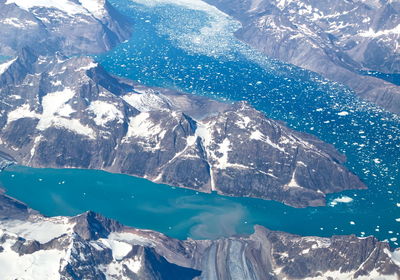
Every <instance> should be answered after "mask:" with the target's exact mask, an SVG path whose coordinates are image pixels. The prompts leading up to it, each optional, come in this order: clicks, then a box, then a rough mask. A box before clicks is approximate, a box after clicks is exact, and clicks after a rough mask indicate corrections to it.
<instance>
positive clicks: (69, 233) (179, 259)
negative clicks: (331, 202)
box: [0, 195, 400, 280]
mask: <svg viewBox="0 0 400 280" xmlns="http://www.w3.org/2000/svg"><path fill="white" fill-rule="evenodd" d="M0 271H1V272H2V279H5V280H9V279H31V280H36V279H37V280H42V279H49V280H53V279H54V280H56V279H57V280H58V279H62V280H75V279H88V280H91V279H93V280H99V279H104V280H105V279H107V280H110V279H135V280H136V279H146V280H152V279H157V280H163V279H171V280H172V279H173V280H180V279H199V280H200V279H207V280H211V279H215V280H219V279H221V280H225V279H240V280H256V279H257V280H258V279H259V280H261V279H263V280H265V279H271V280H272V279H369V280H372V279H393V280H395V279H399V277H400V250H399V249H397V250H393V249H391V248H390V247H389V245H388V243H385V242H379V241H377V240H376V239H375V238H373V237H366V238H357V237H355V236H333V237H332V238H321V237H311V236H307V237H300V236H297V235H292V234H288V233H283V232H276V231H270V230H268V229H266V228H263V227H256V228H255V232H254V233H253V234H252V235H249V236H236V237H231V238H225V239H219V240H192V239H188V240H184V241H180V240H176V239H172V238H169V237H167V236H164V235H162V234H160V233H157V232H154V231H149V230H140V229H135V228H130V227H125V226H123V225H121V224H119V223H118V222H116V221H113V220H110V219H107V218H104V217H102V216H101V215H98V214H95V213H93V212H87V213H84V214H82V215H79V216H76V217H52V218H48V217H44V216H42V215H40V214H38V213H37V212H35V211H33V210H31V209H30V208H28V207H27V206H26V205H24V204H23V203H21V202H18V201H15V200H14V199H12V198H10V197H7V196H4V195H0Z"/></svg>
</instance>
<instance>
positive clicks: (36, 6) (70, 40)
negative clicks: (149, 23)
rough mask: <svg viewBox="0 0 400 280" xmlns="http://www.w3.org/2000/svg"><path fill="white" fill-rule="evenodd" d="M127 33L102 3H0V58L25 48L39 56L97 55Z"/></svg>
mask: <svg viewBox="0 0 400 280" xmlns="http://www.w3.org/2000/svg"><path fill="white" fill-rule="evenodd" d="M130 30H131V26H130V23H128V22H127V20H126V19H125V18H124V17H123V16H122V15H121V14H119V13H118V12H117V11H116V10H115V9H114V8H113V7H112V6H111V5H110V4H109V3H108V2H107V1H105V0H80V1H74V0H57V1H56V0H29V1H28V0H0V53H1V54H2V55H15V53H16V52H17V51H19V50H20V49H21V48H23V47H25V46H30V47H35V48H36V49H37V50H40V51H41V53H54V52H56V51H62V52H63V53H68V54H81V53H90V54H93V53H99V52H104V51H107V50H109V49H110V48H112V47H113V46H115V45H116V44H118V43H120V42H122V41H124V40H126V39H127V38H129V36H130Z"/></svg>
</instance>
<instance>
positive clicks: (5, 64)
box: [0, 57, 18, 75]
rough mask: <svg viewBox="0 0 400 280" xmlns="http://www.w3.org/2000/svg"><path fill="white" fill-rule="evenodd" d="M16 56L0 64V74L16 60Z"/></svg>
mask: <svg viewBox="0 0 400 280" xmlns="http://www.w3.org/2000/svg"><path fill="white" fill-rule="evenodd" d="M17 58H18V57H16V58H14V59H12V60H10V61H7V62H5V63H2V64H0V75H2V74H3V73H4V72H6V71H7V69H8V68H9V67H10V66H11V64H13V63H14V62H15V61H16V60H17Z"/></svg>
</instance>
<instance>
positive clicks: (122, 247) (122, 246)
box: [100, 239, 132, 261]
mask: <svg viewBox="0 0 400 280" xmlns="http://www.w3.org/2000/svg"><path fill="white" fill-rule="evenodd" d="M100 242H101V243H103V244H104V245H105V246H107V247H108V248H110V249H111V251H112V254H113V258H114V259H115V260H117V261H119V260H122V259H123V258H125V257H126V255H128V254H129V252H130V251H131V250H132V245H130V244H128V243H126V242H122V241H117V240H112V239H100Z"/></svg>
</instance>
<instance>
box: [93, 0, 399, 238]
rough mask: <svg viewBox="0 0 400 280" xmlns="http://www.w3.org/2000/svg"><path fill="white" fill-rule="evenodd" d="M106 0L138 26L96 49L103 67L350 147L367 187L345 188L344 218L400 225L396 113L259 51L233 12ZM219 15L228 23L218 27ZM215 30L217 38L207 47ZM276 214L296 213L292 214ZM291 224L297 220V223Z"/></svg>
mask: <svg viewBox="0 0 400 280" xmlns="http://www.w3.org/2000/svg"><path fill="white" fill-rule="evenodd" d="M112 2H113V4H114V5H115V6H116V7H117V8H119V9H120V10H121V11H123V12H124V13H125V14H126V15H128V16H129V17H130V18H131V19H132V21H133V22H134V23H135V32H134V34H133V36H132V39H131V40H129V41H127V42H125V43H124V44H122V45H120V46H119V47H117V48H116V49H114V50H113V51H111V52H109V53H106V54H104V55H101V56H98V57H97V59H98V61H99V62H100V63H101V64H102V65H103V66H104V67H105V68H106V69H107V70H109V71H111V72H113V73H114V74H116V75H119V76H123V77H128V78H131V79H135V80H139V81H141V82H142V83H145V84H147V85H153V86H164V87H172V88H177V89H181V90H184V91H186V92H191V93H194V94H201V95H206V96H211V97H216V98H219V99H222V100H247V101H248V102H249V103H250V104H252V105H253V106H254V107H256V108H257V109H259V110H261V111H263V112H265V113H266V115H267V116H268V117H271V118H274V119H278V120H282V121H285V122H286V123H287V124H288V125H289V126H290V127H292V128H295V129H297V130H301V131H305V132H308V133H312V134H314V135H316V136H318V137H319V138H321V139H323V140H324V141H326V142H329V143H331V144H334V145H335V147H336V148H337V149H338V150H339V151H341V152H343V153H344V154H345V155H346V156H347V158H348V162H347V167H348V168H349V169H350V170H352V171H353V172H354V173H356V174H357V175H358V176H359V177H360V178H361V179H362V180H363V181H364V182H365V183H366V184H367V185H368V187H369V190H367V191H355V192H349V193H348V194H349V195H350V196H351V197H352V198H353V199H354V202H353V203H351V204H350V205H346V206H344V207H345V209H346V213H347V214H348V215H349V216H348V217H350V216H352V220H354V221H355V223H356V225H359V223H360V222H361V220H363V219H367V220H368V222H367V224H368V226H367V227H368V228H369V229H367V228H363V227H361V226H355V227H353V230H354V233H357V232H360V231H365V232H368V233H375V234H376V235H379V236H381V237H382V236H383V235H384V233H379V232H387V231H394V232H395V234H398V232H400V223H398V222H396V221H395V219H397V218H399V217H400V208H399V206H398V203H400V172H399V165H400V160H399V159H400V119H399V117H398V116H396V115H394V114H390V113H387V112H385V111H383V110H381V109H379V108H377V107H375V106H374V105H372V104H370V103H367V102H364V101H362V100H359V99H358V98H357V97H356V96H355V95H354V94H353V93H352V92H351V91H349V90H348V89H346V88H345V87H343V86H341V85H339V84H337V83H333V82H329V81H326V80H324V79H323V78H321V77H320V76H318V75H316V74H314V73H310V72H308V71H305V70H302V69H299V68H296V67H293V66H291V65H286V64H283V63H280V62H278V61H275V60H272V59H267V58H265V57H263V56H262V55H260V54H259V53H257V52H256V51H254V50H252V49H251V48H249V47H247V46H246V45H244V44H242V43H240V42H239V41H237V40H236V39H235V38H234V36H233V32H234V30H235V29H237V23H236V22H234V21H232V20H231V21H229V19H226V18H225V19H224V18H222V19H221V17H220V16H219V15H213V14H212V13H211V14H210V13H208V12H204V11H201V10H199V9H197V10H191V9H188V8H186V7H181V6H176V5H160V6H157V5H155V6H151V7H146V6H143V5H140V4H135V3H133V2H131V1H127V0H115V1H112ZM150 2H155V1H150ZM218 21H219V22H222V25H223V26H224V28H223V30H222V31H221V29H218V24H216V22H218ZM227 22H228V23H227ZM220 25H221V24H220ZM210 26H217V28H216V32H215V34H213V33H212V32H208V33H207V32H203V31H204V28H207V27H210ZM215 37H217V40H218V41H220V42H221V43H220V44H218V43H217V44H216V47H215V48H213V45H211V43H213V44H215V42H216V41H215V40H216V38H215ZM208 42H210V44H208ZM344 112H346V113H347V115H345V114H346V113H344ZM268 209H269V208H268ZM285 209H290V208H285ZM312 211H313V213H315V216H313V217H314V218H313V221H312V223H315V224H316V225H318V224H321V225H322V224H324V225H326V221H327V220H329V223H328V225H330V226H325V227H324V230H323V231H329V232H330V233H331V234H333V233H336V232H335V231H334V230H332V228H333V229H334V228H335V227H337V228H339V229H342V228H343V224H344V222H343V221H342V220H341V218H339V217H338V216H335V215H337V213H336V212H337V209H336V207H328V208H317V209H314V210H312ZM366 215H367V217H365V216H366ZM317 217H318V218H317ZM276 219H287V220H288V223H292V222H293V221H294V219H293V218H292V217H291V216H290V215H283V216H282V215H280V216H278V217H276ZM347 220H348V219H346V222H347ZM367 224H366V225H367ZM379 227H380V228H384V229H382V230H380V229H379ZM372 228H373V230H372ZM375 230H379V232H378V231H375ZM291 231H292V232H301V229H299V228H296V227H293V228H292V229H291ZM317 233H319V232H314V234H317ZM380 234H381V235H380ZM385 237H389V235H387V236H385Z"/></svg>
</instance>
